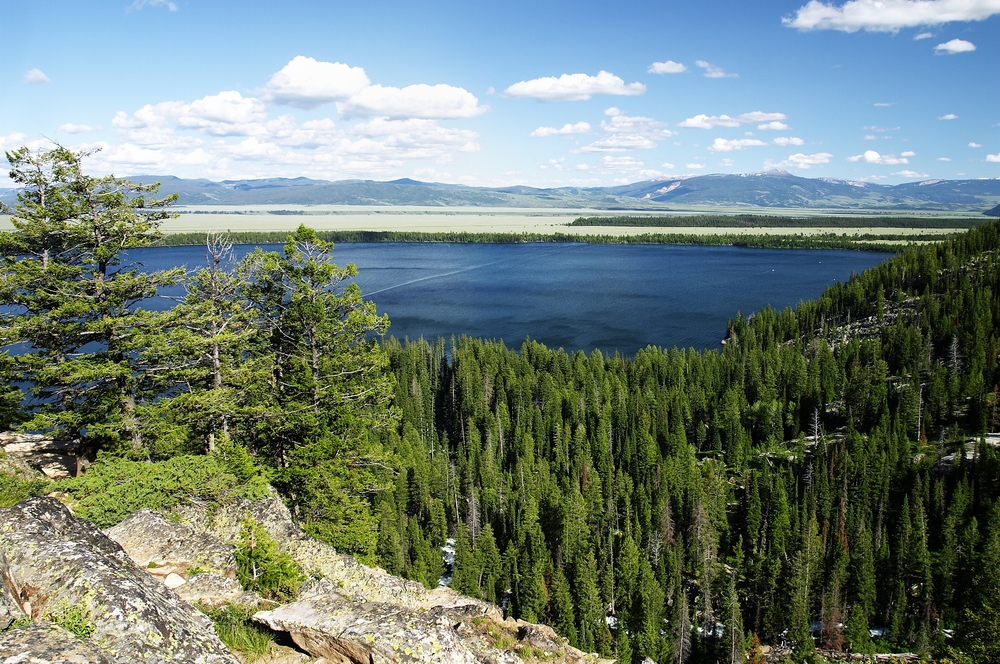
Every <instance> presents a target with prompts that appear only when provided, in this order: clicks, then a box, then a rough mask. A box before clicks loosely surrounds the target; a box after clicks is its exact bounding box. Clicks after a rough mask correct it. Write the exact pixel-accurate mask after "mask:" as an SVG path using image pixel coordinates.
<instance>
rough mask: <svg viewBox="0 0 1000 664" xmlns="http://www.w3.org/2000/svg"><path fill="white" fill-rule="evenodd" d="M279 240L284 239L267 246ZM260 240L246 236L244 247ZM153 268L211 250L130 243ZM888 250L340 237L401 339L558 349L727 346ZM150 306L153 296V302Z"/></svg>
mask: <svg viewBox="0 0 1000 664" xmlns="http://www.w3.org/2000/svg"><path fill="white" fill-rule="evenodd" d="M266 248H268V249H274V250H279V249H280V247H278V246H272V247H266ZM251 249H252V247H249V246H238V247H236V250H237V254H238V256H239V257H242V256H243V255H244V254H245V253H246V252H248V251H250V250H251ZM132 255H133V256H134V258H135V259H137V260H138V261H140V262H141V263H142V264H143V265H144V266H145V268H146V269H148V270H157V269H163V268H167V267H174V266H178V265H184V266H186V267H187V268H188V269H198V268H200V267H202V266H203V265H204V263H205V249H204V247H200V246H193V247H163V248H151V249H142V250H137V251H134V252H132ZM891 255H892V254H888V253H871V252H860V251H835V250H811V249H810V250H807V249H744V248H739V247H701V246H676V245H607V244H594V245H588V244H562V243H559V244H554V243H538V244H445V243H440V244H438V243H434V244H410V243H375V244H363V243H357V244H352V243H341V244H338V245H337V246H336V249H335V250H334V258H335V259H336V262H337V263H338V264H340V265H343V264H345V263H354V264H355V265H357V267H358V277H357V282H358V285H359V286H360V287H361V290H362V293H363V294H364V296H365V298H366V299H371V300H373V301H374V302H375V304H376V306H377V307H378V311H379V312H380V313H387V314H388V315H389V319H390V321H391V322H392V326H391V327H390V330H389V333H390V334H392V335H394V336H396V337H399V338H400V339H402V338H404V337H408V338H410V339H416V338H418V337H421V336H423V337H424V338H426V339H430V340H433V339H436V338H437V337H438V336H443V337H446V338H448V337H450V336H451V335H455V336H456V337H457V336H459V335H462V334H466V335H469V336H472V337H484V338H487V339H503V340H504V341H505V342H507V344H508V346H514V347H517V346H520V344H521V342H522V341H524V339H525V337H527V336H530V337H531V338H532V339H535V340H537V341H540V342H542V343H544V344H545V345H546V346H549V347H552V348H558V347H562V348H565V349H566V350H569V351H573V350H584V351H585V352H587V353H589V352H590V351H592V350H593V349H595V348H599V349H600V350H601V351H602V352H605V353H609V352H614V351H615V350H618V351H621V352H622V353H624V354H629V355H631V354H632V353H634V352H635V351H636V350H638V349H640V348H643V347H645V346H647V345H654V346H662V347H667V348H669V347H671V346H678V347H682V348H685V347H693V348H696V349H699V350H701V349H705V348H719V347H720V345H721V341H722V339H723V338H724V337H725V333H726V321H727V320H729V319H730V318H732V317H733V316H734V315H735V314H736V312H737V311H741V312H743V313H744V314H749V313H751V312H753V311H757V310H759V309H761V308H763V307H764V306H766V305H768V304H770V305H771V306H773V307H776V308H779V309H780V308H783V307H785V306H794V305H795V304H797V303H798V302H799V301H800V300H808V299H812V298H815V297H818V296H819V295H820V294H821V293H822V292H823V289H824V288H826V287H827V286H829V285H831V284H833V283H835V282H836V281H838V280H839V281H846V280H847V279H848V278H849V277H850V275H851V273H852V272H861V271H862V270H864V269H866V268H868V267H871V266H874V265H877V264H878V263H880V262H882V261H883V260H885V259H887V258H889V257H890V256H891ZM147 306H148V305H147Z"/></svg>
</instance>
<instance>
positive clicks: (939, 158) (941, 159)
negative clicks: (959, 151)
mask: <svg viewBox="0 0 1000 664" xmlns="http://www.w3.org/2000/svg"><path fill="white" fill-rule="evenodd" d="M937 160H938V161H951V157H938V158H937Z"/></svg>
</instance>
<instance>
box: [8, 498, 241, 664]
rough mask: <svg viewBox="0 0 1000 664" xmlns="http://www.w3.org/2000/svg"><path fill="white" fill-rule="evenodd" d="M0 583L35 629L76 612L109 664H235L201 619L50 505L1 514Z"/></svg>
mask: <svg viewBox="0 0 1000 664" xmlns="http://www.w3.org/2000/svg"><path fill="white" fill-rule="evenodd" d="M0 577H2V582H3V585H4V586H5V588H6V591H7V592H8V593H9V594H10V595H11V596H12V597H13V598H14V599H15V600H16V601H17V603H18V604H19V605H20V607H21V609H22V610H23V611H24V612H25V613H27V614H28V615H30V616H31V617H32V619H33V620H34V621H36V622H45V620H46V617H47V614H49V613H52V612H58V611H59V610H60V608H61V607H64V606H70V607H77V606H79V607H82V608H83V609H84V610H85V611H86V614H87V615H88V616H89V620H90V621H91V622H92V623H93V627H94V631H93V635H92V636H91V638H90V639H89V643H90V645H91V647H93V648H94V649H95V650H96V651H98V652H99V653H100V654H101V655H103V656H104V657H105V658H106V659H107V661H109V662H113V663H116V664H117V663H121V664H125V663H131V662H140V661H149V662H193V663H196V664H223V663H226V664H235V662H236V660H235V659H233V657H232V656H231V655H230V653H229V651H228V650H227V649H226V647H225V646H224V645H223V644H222V642H221V641H219V639H218V637H217V636H216V635H215V633H214V631H213V629H212V626H211V623H210V622H209V620H208V619H207V618H206V617H205V616H204V615H202V614H201V613H200V612H198V611H197V610H196V609H194V608H193V607H191V606H189V605H187V604H185V603H183V602H181V601H180V600H179V599H178V598H177V596H176V595H175V594H174V593H173V592H172V591H170V590H168V589H167V588H165V587H164V586H163V584H162V583H160V582H158V581H157V580H156V579H154V578H153V577H151V576H150V575H149V574H147V573H146V572H145V571H144V570H141V569H139V568H137V567H136V566H135V565H134V564H133V563H132V562H131V561H130V560H129V559H128V556H127V555H126V554H125V551H124V550H122V548H121V547H120V546H119V545H118V544H116V543H115V542H113V541H112V540H110V539H109V538H108V537H107V536H105V535H104V534H103V533H102V532H101V531H100V530H98V529H97V527H95V526H94V525H93V524H91V523H90V522H88V521H84V520H81V519H75V518H74V517H73V516H72V515H71V514H70V513H69V511H68V510H67V509H66V508H65V507H64V506H63V505H62V504H60V503H59V502H58V501H57V500H55V499H53V498H33V499H31V500H26V501H24V502H23V503H21V504H19V505H17V506H15V507H12V508H10V509H6V510H0ZM17 632H21V630H13V631H12V632H9V633H10V634H15V633H17ZM7 656H10V655H7ZM25 661H30V659H29V660H25ZM67 661H72V660H67Z"/></svg>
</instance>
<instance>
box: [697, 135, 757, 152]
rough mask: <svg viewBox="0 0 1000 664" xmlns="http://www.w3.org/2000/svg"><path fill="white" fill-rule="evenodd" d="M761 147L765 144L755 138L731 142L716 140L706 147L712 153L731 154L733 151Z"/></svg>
mask: <svg viewBox="0 0 1000 664" xmlns="http://www.w3.org/2000/svg"><path fill="white" fill-rule="evenodd" d="M762 145H767V143H765V142H764V141H758V140H757V139H756V138H736V139H732V140H726V139H724V138H717V139H715V141H714V142H713V143H712V144H711V145H709V146H708V149H709V150H711V151H712V152H731V151H733V150H742V149H743V148H750V147H758V146H762Z"/></svg>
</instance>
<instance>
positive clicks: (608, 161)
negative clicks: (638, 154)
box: [601, 155, 643, 173]
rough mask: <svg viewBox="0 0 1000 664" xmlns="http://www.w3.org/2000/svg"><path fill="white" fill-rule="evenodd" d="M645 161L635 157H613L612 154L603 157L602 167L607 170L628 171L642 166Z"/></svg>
mask: <svg viewBox="0 0 1000 664" xmlns="http://www.w3.org/2000/svg"><path fill="white" fill-rule="evenodd" d="M642 166H643V163H642V162H641V161H639V160H638V159H636V158H635V157H627V156H626V157H612V156H610V155H608V156H606V157H604V158H602V159H601V168H603V169H604V170H606V171H613V172H618V173H627V172H629V171H635V170H638V169H640V168H642Z"/></svg>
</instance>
